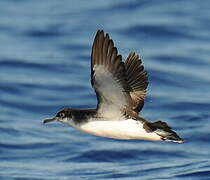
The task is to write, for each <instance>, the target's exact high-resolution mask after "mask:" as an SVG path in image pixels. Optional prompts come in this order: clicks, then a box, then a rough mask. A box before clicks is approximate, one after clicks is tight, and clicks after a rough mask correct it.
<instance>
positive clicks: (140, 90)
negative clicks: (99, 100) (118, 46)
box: [125, 52, 148, 113]
mask: <svg viewBox="0 0 210 180" xmlns="http://www.w3.org/2000/svg"><path fill="white" fill-rule="evenodd" d="M125 69H126V75H127V82H128V84H129V85H130V87H131V89H132V90H131V91H130V96H131V98H132V104H133V110H134V111H136V112H137V113H139V111H141V109H142V108H143V106H144V98H145V95H146V89H147V86H148V76H147V72H146V71H144V66H143V65H142V62H141V59H140V58H139V55H138V54H135V53H134V52H131V53H130V54H129V55H128V57H127V59H126V61H125Z"/></svg>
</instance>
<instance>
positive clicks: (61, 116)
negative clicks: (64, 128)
mask: <svg viewBox="0 0 210 180" xmlns="http://www.w3.org/2000/svg"><path fill="white" fill-rule="evenodd" d="M71 120H72V110H71V109H69V108H68V109H63V110H61V111H59V112H58V113H57V114H56V116H55V117H53V118H50V119H45V120H44V121H43V123H44V124H45V123H49V122H52V121H60V122H62V123H68V122H70V121H71Z"/></svg>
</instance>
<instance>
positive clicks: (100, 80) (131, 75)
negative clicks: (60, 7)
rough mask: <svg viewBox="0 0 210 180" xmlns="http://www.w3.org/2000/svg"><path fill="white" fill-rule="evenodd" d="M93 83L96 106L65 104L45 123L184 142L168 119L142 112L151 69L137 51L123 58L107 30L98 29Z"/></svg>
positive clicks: (125, 136) (109, 134) (104, 133)
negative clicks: (152, 118)
mask: <svg viewBox="0 0 210 180" xmlns="http://www.w3.org/2000/svg"><path fill="white" fill-rule="evenodd" d="M91 84H92V86H93V88H94V90H95V93H96V96H97V101H98V104H97V107H96V108H95V109H73V108H65V109H63V110H61V111H60V112H58V113H57V115H56V116H55V117H53V118H51V119H46V120H44V121H43V123H48V122H51V121H60V122H62V123H65V124H68V125H70V126H72V127H74V128H76V129H78V130H80V131H83V132H86V133H89V134H93V135H96V136H103V137H107V138H114V139H127V140H129V139H139V140H151V141H172V142H177V143H182V142H183V140H182V139H181V138H180V137H179V136H178V135H177V134H176V132H175V131H173V130H172V129H171V127H169V126H168V125H167V123H166V122H163V121H157V122H149V121H147V120H145V119H143V118H142V117H140V116H139V115H138V114H139V112H140V111H141V110H142V108H143V106H144V99H145V95H146V89H147V86H148V76H147V72H146V71H145V70H144V66H143V64H142V61H141V59H140V57H139V55H138V54H136V53H134V52H131V53H130V54H129V55H128V57H127V59H126V60H125V62H123V61H122V56H121V55H120V54H118V51H117V48H116V47H115V46H114V43H113V40H112V39H111V38H110V37H109V35H108V34H105V33H104V31H103V30H98V31H97V33H96V36H95V40H94V42H93V46H92V54H91Z"/></svg>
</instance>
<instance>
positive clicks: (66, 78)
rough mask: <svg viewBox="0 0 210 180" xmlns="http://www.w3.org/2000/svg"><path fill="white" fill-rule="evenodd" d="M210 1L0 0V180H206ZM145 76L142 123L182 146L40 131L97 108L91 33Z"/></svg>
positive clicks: (209, 165) (67, 130) (209, 173)
mask: <svg viewBox="0 0 210 180" xmlns="http://www.w3.org/2000/svg"><path fill="white" fill-rule="evenodd" d="M209 8H210V1H198V0H191V1H189V0H182V1H179V0H162V1H160V0H150V1H148V0H131V1H126V0H117V1H112V0H106V1H97V0H93V1H82V0H78V1H73V0H61V1H58V0H45V1H42V0H36V1H27V0H10V1H8V0H1V1H0V180H71V179H74V180H80V179H81V180H83V179H84V180H94V179H97V180H98V179H109V180H111V179H123V180H130V179H132V180H133V179H134V180H163V179H167V180H168V179H170V180H171V179H173V180H183V179H184V180H200V179H202V180H208V179H210V11H209ZM98 29H103V30H104V31H105V32H108V33H109V34H110V36H111V37H112V39H113V40H114V42H115V45H116V46H117V47H118V51H119V52H120V54H122V55H123V57H124V58H126V56H127V55H128V53H129V52H130V51H135V52H137V53H139V54H140V55H141V57H142V59H143V63H144V65H145V69H146V71H148V73H149V82H150V83H149V87H148V95H147V98H146V100H145V106H144V109H143V111H142V112H141V116H143V117H144V118H145V119H147V120H150V121H157V120H163V121H166V122H167V123H168V124H169V125H170V126H172V127H173V129H175V130H176V131H177V133H178V134H179V135H180V136H181V137H182V138H183V139H185V143H183V144H175V143H166V142H148V141H123V140H112V139H106V138H101V137H95V136H91V135H87V134H84V133H82V132H79V131H76V130H74V129H73V128H71V127H68V126H66V125H63V124H61V123H51V124H46V125H43V124H42V120H43V119H46V118H49V117H52V116H54V115H55V113H56V112H57V111H59V110H61V109H62V108H64V107H73V108H88V107H94V106H95V105H96V97H95V94H94V91H93V89H92V87H91V85H90V82H89V81H90V53H91V44H92V42H93V38H94V35H95V32H96V31H97V30H98Z"/></svg>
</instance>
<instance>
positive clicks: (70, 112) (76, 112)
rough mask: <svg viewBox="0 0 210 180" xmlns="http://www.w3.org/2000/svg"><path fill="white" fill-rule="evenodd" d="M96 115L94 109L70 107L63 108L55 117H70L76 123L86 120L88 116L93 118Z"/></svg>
mask: <svg viewBox="0 0 210 180" xmlns="http://www.w3.org/2000/svg"><path fill="white" fill-rule="evenodd" d="M95 116H96V110H95V109H72V108H65V109H63V110H61V111H60V112H58V113H57V115H56V117H61V118H65V117H68V118H72V120H73V121H74V122H75V124H77V123H83V122H87V121H88V119H89V118H91V117H92V118H94V117H95Z"/></svg>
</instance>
